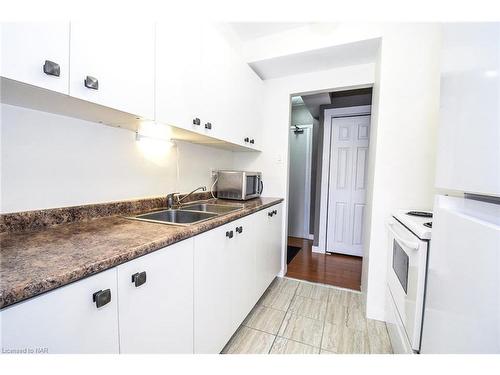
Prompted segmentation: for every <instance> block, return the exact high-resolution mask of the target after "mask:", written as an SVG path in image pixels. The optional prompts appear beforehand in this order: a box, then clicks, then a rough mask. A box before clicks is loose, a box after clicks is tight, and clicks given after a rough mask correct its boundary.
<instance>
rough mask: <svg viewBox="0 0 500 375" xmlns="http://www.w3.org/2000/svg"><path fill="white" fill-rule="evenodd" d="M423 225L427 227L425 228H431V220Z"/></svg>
mask: <svg viewBox="0 0 500 375" xmlns="http://www.w3.org/2000/svg"><path fill="white" fill-rule="evenodd" d="M424 225H425V226H426V227H427V228H432V222H431V221H430V222H428V223H424Z"/></svg>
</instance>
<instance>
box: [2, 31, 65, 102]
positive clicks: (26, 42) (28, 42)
mask: <svg viewBox="0 0 500 375" xmlns="http://www.w3.org/2000/svg"><path fill="white" fill-rule="evenodd" d="M44 67H45V69H44ZM0 72H1V76H2V77H6V78H10V79H13V80H16V81H20V82H24V83H28V84H30V85H34V86H38V87H43V88H45V89H48V90H53V91H57V92H60V93H64V94H67V93H68V79H69V23H68V22H52V23H26V22H23V23H16V22H4V23H2V25H1V63H0Z"/></svg>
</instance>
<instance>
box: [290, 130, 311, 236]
mask: <svg viewBox="0 0 500 375" xmlns="http://www.w3.org/2000/svg"><path fill="white" fill-rule="evenodd" d="M297 127H299V128H301V129H308V130H309V131H310V134H309V143H308V144H307V151H306V181H305V186H306V189H305V190H306V191H305V195H306V196H307V200H306V204H305V209H304V217H303V219H304V223H303V231H304V232H305V234H306V236H307V237H305V238H306V239H311V238H310V237H311V236H310V234H309V231H310V227H309V221H310V215H311V167H312V146H313V144H312V141H313V135H312V132H313V124H304V125H297ZM294 128H295V125H291V126H290V132H291V131H293V129H294ZM291 136H292V135H291V133H289V134H288V139H289V141H288V152H289V154H290V155H291V153H290V147H291V142H290V137H291ZM291 167H292V164H291V163H289V166H288V170H289V172H288V173H289V176H288V181H289V184H290V168H291ZM288 189H290V185H289V186H288ZM288 215H290V211H288V212H287V224H288V223H289V217H288ZM288 235H290V234H288Z"/></svg>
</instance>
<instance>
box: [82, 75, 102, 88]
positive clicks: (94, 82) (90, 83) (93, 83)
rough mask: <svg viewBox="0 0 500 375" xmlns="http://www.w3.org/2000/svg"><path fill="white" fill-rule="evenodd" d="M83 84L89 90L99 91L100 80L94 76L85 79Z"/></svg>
mask: <svg viewBox="0 0 500 375" xmlns="http://www.w3.org/2000/svg"><path fill="white" fill-rule="evenodd" d="M83 84H84V85H85V87H86V88H88V89H92V90H99V80H98V79H97V78H95V77H92V76H87V77H85V79H84V80H83Z"/></svg>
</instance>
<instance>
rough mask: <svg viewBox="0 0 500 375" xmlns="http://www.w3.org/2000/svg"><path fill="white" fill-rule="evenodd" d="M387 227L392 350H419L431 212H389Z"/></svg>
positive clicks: (388, 299)
mask: <svg viewBox="0 0 500 375" xmlns="http://www.w3.org/2000/svg"><path fill="white" fill-rule="evenodd" d="M387 228H388V232H389V242H388V243H389V248H388V264H387V302H386V310H387V319H386V320H387V328H388V331H389V336H390V338H391V342H392V345H393V349H394V351H395V352H399V353H418V352H419V351H420V341H421V333H422V319H423V311H424V298H425V282H426V273H427V254H428V250H429V245H430V239H431V232H432V213H431V212H430V211H418V210H399V211H397V212H396V213H395V214H394V215H392V216H391V218H390V219H389V222H388V224H387Z"/></svg>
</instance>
